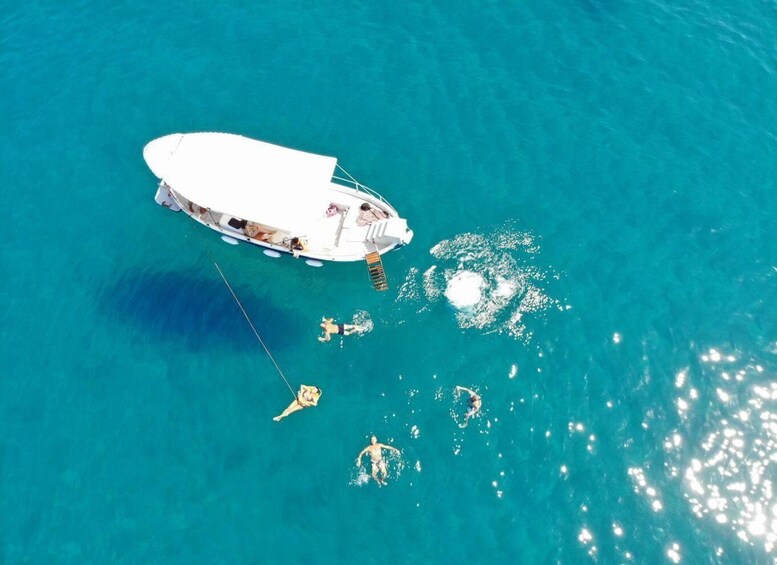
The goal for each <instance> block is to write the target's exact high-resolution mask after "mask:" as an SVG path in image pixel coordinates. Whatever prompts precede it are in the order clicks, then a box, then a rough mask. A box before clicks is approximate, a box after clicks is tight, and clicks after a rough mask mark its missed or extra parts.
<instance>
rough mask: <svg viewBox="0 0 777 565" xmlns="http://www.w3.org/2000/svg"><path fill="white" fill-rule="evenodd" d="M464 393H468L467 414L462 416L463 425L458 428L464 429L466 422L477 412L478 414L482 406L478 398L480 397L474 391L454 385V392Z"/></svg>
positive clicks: (481, 401)
mask: <svg viewBox="0 0 777 565" xmlns="http://www.w3.org/2000/svg"><path fill="white" fill-rule="evenodd" d="M460 390H463V391H466V392H467V393H469V410H467V413H466V414H464V423H462V424H460V425H459V427H461V428H466V427H467V420H469V419H470V418H472V417H473V416H475V415H476V414H477V413H478V412H480V408H481V406H483V400H482V399H481V398H480V395H479V394H478V393H476V392H475V391H474V390H471V389H469V388H467V387H465V386H459V385H456V391H457V392H458V391H460Z"/></svg>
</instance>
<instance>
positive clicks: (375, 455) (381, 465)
mask: <svg viewBox="0 0 777 565" xmlns="http://www.w3.org/2000/svg"><path fill="white" fill-rule="evenodd" d="M382 449H391V450H392V451H396V452H397V453H399V450H398V449H397V448H396V447H392V446H390V445H386V444H384V443H378V438H376V437H375V436H372V437H371V438H370V445H368V446H367V447H365V448H364V449H362V451H361V453H359V456H358V457H357V458H356V466H357V467H360V466H361V464H362V455H364V454H365V453H369V454H370V459H371V460H372V478H373V479H375V482H376V483H378V486H381V485H386V484H387V483H386V477H387V476H388V469H387V468H386V460H385V459H383V453H382V452H381V450H382ZM379 472H380V474H381V475H383V477H382V478H381V477H379V476H378V473H379Z"/></svg>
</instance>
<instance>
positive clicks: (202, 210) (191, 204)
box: [189, 200, 208, 216]
mask: <svg viewBox="0 0 777 565" xmlns="http://www.w3.org/2000/svg"><path fill="white" fill-rule="evenodd" d="M207 211H208V209H207V208H203V207H202V206H198V205H197V204H195V203H194V202H192V201H191V200H189V212H191V213H192V214H197V215H198V216H202V215H203V214H205V212H207Z"/></svg>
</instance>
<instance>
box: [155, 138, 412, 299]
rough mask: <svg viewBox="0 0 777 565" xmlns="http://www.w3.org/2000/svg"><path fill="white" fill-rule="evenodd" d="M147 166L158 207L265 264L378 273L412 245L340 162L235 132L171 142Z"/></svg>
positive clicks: (383, 204) (403, 225)
mask: <svg viewBox="0 0 777 565" xmlns="http://www.w3.org/2000/svg"><path fill="white" fill-rule="evenodd" d="M143 157H144V158H145V160H146V163H147V164H148V166H149V168H150V169H151V171H152V172H153V173H154V174H155V175H156V176H157V177H158V178H159V179H160V183H159V189H158V190H157V194H156V201H157V203H158V204H160V205H162V206H165V207H166V208H169V209H170V210H173V211H176V212H177V211H180V210H183V211H184V212H185V213H186V214H188V215H189V216H190V217H191V218H193V219H194V220H196V221H198V222H200V223H201V224H204V225H206V226H208V227H209V228H211V229H213V230H215V231H217V232H219V233H221V234H222V239H224V240H225V241H228V242H229V243H237V242H240V241H244V242H247V243H250V244H253V245H257V246H260V247H263V248H265V249H266V250H265V253H266V254H268V255H275V256H278V255H279V254H281V253H291V254H293V255H295V256H301V257H304V258H306V259H308V262H309V264H313V265H320V263H318V261H360V260H365V259H366V260H367V262H368V264H370V263H372V264H375V262H376V261H377V262H378V263H379V261H380V255H381V254H383V253H386V252H388V251H391V250H392V249H396V248H398V247H401V246H402V245H405V244H407V243H409V242H410V240H411V239H412V237H413V232H412V230H410V229H409V228H408V226H407V221H406V220H404V219H402V218H401V217H400V216H399V214H398V213H397V211H396V210H395V209H394V207H393V206H391V205H390V204H389V203H388V202H387V201H386V200H385V199H384V198H383V197H382V196H380V195H379V194H378V193H377V192H375V191H373V190H371V189H369V188H367V187H366V186H364V185H363V184H360V183H359V182H357V181H356V180H355V179H354V178H353V177H351V175H349V174H348V173H347V172H345V170H344V169H342V168H341V167H340V166H339V165H338V164H337V159H336V158H335V157H325V156H322V155H315V154H313V153H305V152H303V151H297V150H295V149H288V148H286V147H281V146H278V145H273V144H271V143H266V142H263V141H257V140H254V139H249V138H247V137H243V136H240V135H234V134H229V133H187V134H180V133H176V134H171V135H166V136H164V137H160V138H158V139H155V140H153V141H151V142H150V143H149V144H148V145H146V147H145V148H144V149H143ZM337 170H339V171H340V172H341V173H342V174H343V175H344V176H343V177H340V176H336V171H337ZM371 258H372V259H373V260H372V261H371ZM376 258H377V259H376ZM371 273H372V271H371ZM373 282H375V281H374V280H373ZM376 288H377V286H376Z"/></svg>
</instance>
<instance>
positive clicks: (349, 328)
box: [318, 318, 364, 343]
mask: <svg viewBox="0 0 777 565" xmlns="http://www.w3.org/2000/svg"><path fill="white" fill-rule="evenodd" d="M320 325H321V329H322V330H324V335H322V336H319V338H318V341H320V342H321V343H323V342H325V341H329V340H330V339H331V336H332V335H333V334H336V335H351V334H352V333H362V332H363V331H364V328H363V327H361V326H357V325H354V324H335V319H334V318H321V324H320Z"/></svg>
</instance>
